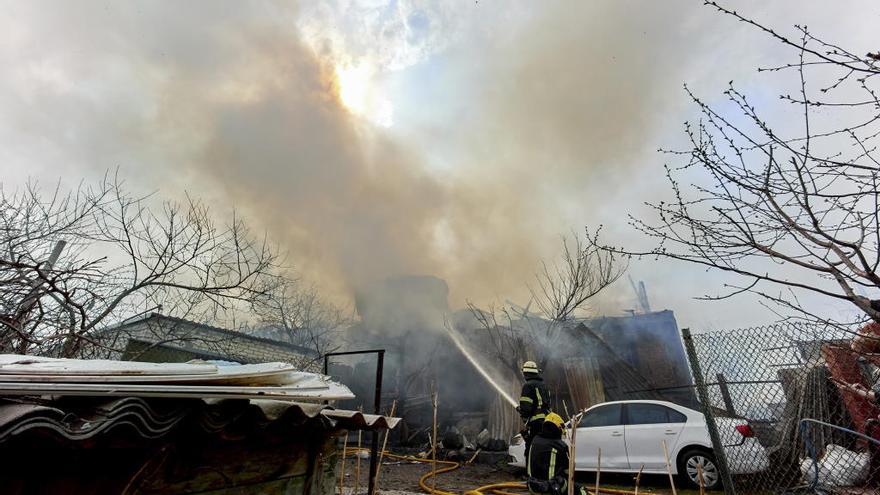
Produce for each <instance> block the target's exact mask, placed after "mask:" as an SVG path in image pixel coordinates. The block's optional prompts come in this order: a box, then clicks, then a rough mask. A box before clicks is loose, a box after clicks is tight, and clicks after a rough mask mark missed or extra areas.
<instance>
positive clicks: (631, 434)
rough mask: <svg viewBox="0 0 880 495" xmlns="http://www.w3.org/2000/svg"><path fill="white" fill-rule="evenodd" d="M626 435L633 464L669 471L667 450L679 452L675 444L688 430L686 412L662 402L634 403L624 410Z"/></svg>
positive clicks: (636, 466) (634, 466)
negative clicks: (664, 450)
mask: <svg viewBox="0 0 880 495" xmlns="http://www.w3.org/2000/svg"><path fill="white" fill-rule="evenodd" d="M624 419H625V422H626V426H625V427H624V430H625V432H624V438H625V443H626V452H627V457H628V460H629V465H630V467H632V468H633V469H639V467H641V466H644V467H645V470H647V471H665V470H666V456H665V455H664V454H663V441H664V440H665V441H666V448H667V450H668V451H669V452H670V453H672V452H675V445H676V443H678V438H679V437H680V436H681V432H682V430H684V426H685V422H686V420H687V418H686V417H685V415H684V414H682V413H680V412H678V411H676V410H674V409H671V408H669V407H666V406H663V405H660V404H651V403H643V402H633V403H629V404H626V406H625V410H624Z"/></svg>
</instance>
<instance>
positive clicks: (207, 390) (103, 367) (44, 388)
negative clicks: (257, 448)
mask: <svg viewBox="0 0 880 495" xmlns="http://www.w3.org/2000/svg"><path fill="white" fill-rule="evenodd" d="M0 395H69V396H90V397H106V396H117V397H128V396H134V397H166V398H206V397H211V398H227V399H231V398H244V399H262V398H273V399H279V400H282V399H283V400H294V401H296V400H300V401H302V400H312V399H323V400H340V399H352V398H354V394H352V393H351V390H349V389H348V387H346V386H345V385H342V384H340V383H337V382H334V381H333V380H331V379H330V377H326V376H323V375H319V374H317V373H308V372H303V371H297V369H296V367H294V366H292V365H290V364H288V363H261V364H250V365H234V366H217V365H214V364H211V363H205V362H201V361H200V362H193V363H141V362H134V361H113V360H85V359H55V358H45V357H35V356H22V355H17V354H0Z"/></svg>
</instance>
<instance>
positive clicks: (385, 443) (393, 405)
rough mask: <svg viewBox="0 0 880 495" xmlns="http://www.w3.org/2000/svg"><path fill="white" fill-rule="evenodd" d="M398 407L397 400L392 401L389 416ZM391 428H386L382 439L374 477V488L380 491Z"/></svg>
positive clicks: (392, 414)
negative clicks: (380, 474)
mask: <svg viewBox="0 0 880 495" xmlns="http://www.w3.org/2000/svg"><path fill="white" fill-rule="evenodd" d="M395 409H397V400H396V399H395V400H394V401H392V402H391V412H390V413H388V416H394V410H395ZM390 433H391V429H390V428H389V429H387V430H385V439H384V440H383V441H382V450H380V451H379V459H378V466H377V467H376V476H375V477H374V478H373V490H375V491H377V492H378V491H379V473H380V472H381V471H382V458H383V457H384V456H385V447H387V446H388V435H389V434H390Z"/></svg>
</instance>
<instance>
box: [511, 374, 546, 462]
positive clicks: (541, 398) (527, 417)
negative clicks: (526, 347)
mask: <svg viewBox="0 0 880 495" xmlns="http://www.w3.org/2000/svg"><path fill="white" fill-rule="evenodd" d="M522 373H523V377H524V378H525V379H526V383H525V384H523V387H522V393H520V394H519V407H518V408H517V410H518V411H519V415H520V417H521V418H522V420H523V424H524V425H525V426H524V428H523V430H522V432H521V433H522V436H523V440H525V443H526V452H525V455H526V459H528V455H529V447H530V446H531V445H532V439H533V438H535V436H536V435H537V434H538V433H540V432H541V425H542V424H544V418H545V417H546V416H547V413H549V412H550V404H549V403H548V402H547V399H548V398H549V395H548V394H547V387H546V385H544V379H543V378H542V377H541V370H539V369H538V365H537V364H535V362H534V361H526V362H525V363H523V366H522Z"/></svg>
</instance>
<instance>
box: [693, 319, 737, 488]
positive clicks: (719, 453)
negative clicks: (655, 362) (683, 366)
mask: <svg viewBox="0 0 880 495" xmlns="http://www.w3.org/2000/svg"><path fill="white" fill-rule="evenodd" d="M681 338H682V340H683V341H684V348H685V352H687V357H688V362H689V363H690V365H691V372H692V373H693V375H694V385H696V387H697V397H699V399H700V409H702V412H703V416H704V417H705V418H706V428H707V429H708V430H709V438H710V439H711V440H712V450H713V451H714V453H715V461H716V462H717V463H718V470H719V471H721V481H722V483H723V484H724V493H725V495H736V489H735V488H734V486H733V478H731V477H730V470H729V469H728V468H727V454H725V452H724V445H723V444H722V443H721V435H719V434H718V425H717V424H715V415H714V414H713V413H712V403H711V402H710V401H709V391H708V390H707V389H706V380H705V379H704V378H703V371H702V369H701V368H700V362H699V360H698V359H697V351H696V348H695V347H694V341H693V338H692V337H691V330H690V329H689V328H682V329H681Z"/></svg>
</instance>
